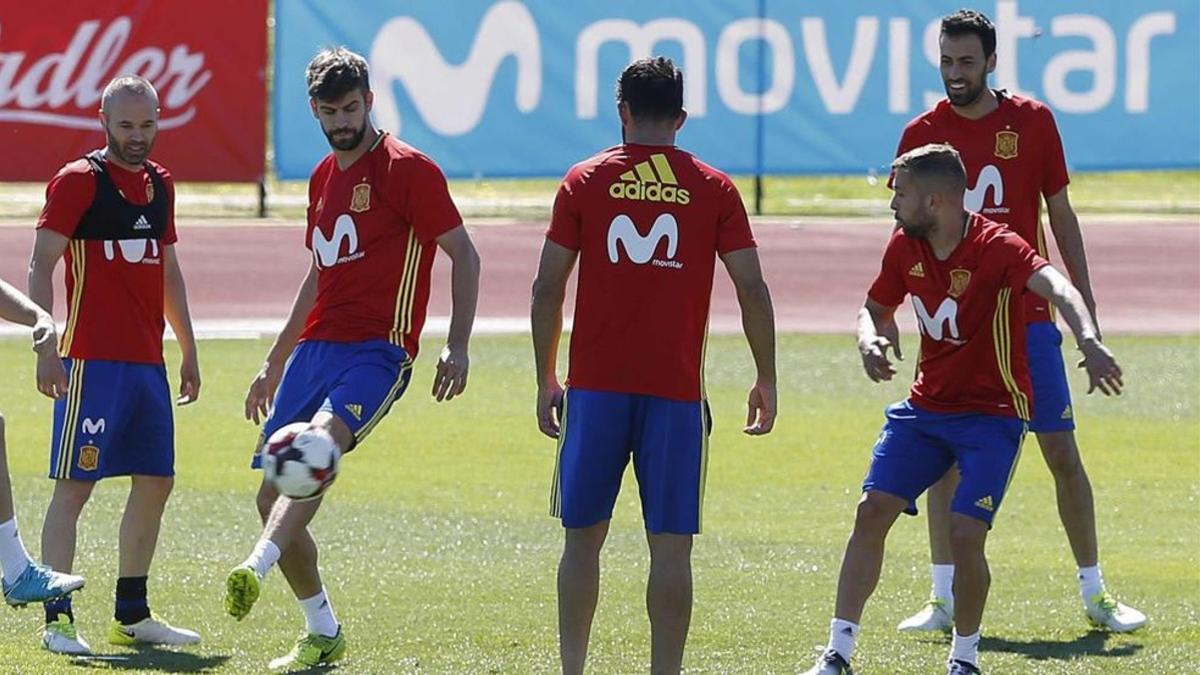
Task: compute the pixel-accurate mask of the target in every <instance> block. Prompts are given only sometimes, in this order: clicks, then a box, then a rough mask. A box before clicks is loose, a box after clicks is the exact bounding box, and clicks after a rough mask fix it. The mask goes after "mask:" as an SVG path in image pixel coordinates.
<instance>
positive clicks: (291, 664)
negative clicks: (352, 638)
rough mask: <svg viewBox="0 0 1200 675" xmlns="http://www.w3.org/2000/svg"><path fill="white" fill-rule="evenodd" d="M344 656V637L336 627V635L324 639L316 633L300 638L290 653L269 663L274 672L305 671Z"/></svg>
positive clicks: (340, 628)
mask: <svg viewBox="0 0 1200 675" xmlns="http://www.w3.org/2000/svg"><path fill="white" fill-rule="evenodd" d="M344 656H346V637H345V635H343V633H342V627H341V626H338V632H337V635H334V636H333V637H325V636H324V635H318V634H316V633H309V634H307V635H304V636H302V637H301V638H300V639H299V640H297V641H296V645H295V646H294V647H292V651H290V652H288V653H287V654H286V655H284V656H281V657H279V658H277V659H274V660H273V661H271V668H272V669H274V670H284V671H290V670H305V669H308V668H316V667H317V666H322V665H328V664H330V663H333V662H334V661H337V660H339V659H341V658H342V657H344Z"/></svg>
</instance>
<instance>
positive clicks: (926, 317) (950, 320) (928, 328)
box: [912, 295, 962, 344]
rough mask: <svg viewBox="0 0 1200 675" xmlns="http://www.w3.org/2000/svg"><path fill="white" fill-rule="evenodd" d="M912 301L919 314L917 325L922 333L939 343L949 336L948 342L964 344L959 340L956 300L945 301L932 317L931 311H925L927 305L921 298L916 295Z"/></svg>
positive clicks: (947, 299) (948, 299)
mask: <svg viewBox="0 0 1200 675" xmlns="http://www.w3.org/2000/svg"><path fill="white" fill-rule="evenodd" d="M912 301H913V309H914V310H915V311H916V313H917V323H918V325H919V326H920V328H921V332H922V333H924V334H926V335H928V336H929V337H930V338H931V339H933V340H937V341H939V342H940V341H941V339H942V337H943V336H947V337H946V340H947V341H948V342H952V343H955V344H962V343H961V342H960V341H959V340H958V303H957V302H955V300H954V298H946V299H945V300H943V301H942V304H940V305H938V308H937V311H936V312H934V314H933V315H932V316H930V314H929V310H928V309H925V303H924V302H921V298H918V297H917V296H915V295H914V296H912Z"/></svg>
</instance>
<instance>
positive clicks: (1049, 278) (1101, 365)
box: [1025, 265, 1125, 396]
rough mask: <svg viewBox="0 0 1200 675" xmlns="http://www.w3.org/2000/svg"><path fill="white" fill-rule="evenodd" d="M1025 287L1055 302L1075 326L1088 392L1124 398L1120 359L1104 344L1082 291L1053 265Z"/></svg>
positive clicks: (1034, 274)
mask: <svg viewBox="0 0 1200 675" xmlns="http://www.w3.org/2000/svg"><path fill="white" fill-rule="evenodd" d="M1025 285H1026V287H1027V288H1028V289H1029V290H1031V291H1033V292H1034V293H1037V294H1038V295H1040V296H1042V297H1043V298H1045V299H1047V300H1049V301H1050V302H1052V303H1054V306H1055V307H1056V308H1057V309H1058V311H1059V313H1061V314H1062V316H1063V319H1065V320H1066V322H1067V325H1069V326H1070V327H1071V332H1072V333H1074V334H1075V342H1076V343H1077V344H1078V345H1079V351H1081V352H1083V361H1081V362H1080V363H1079V365H1080V367H1082V368H1086V369H1087V373H1088V393H1089V394H1090V393H1092V392H1093V391H1095V390H1096V389H1099V390H1100V391H1102V392H1104V395H1105V396H1111V395H1112V394H1117V395H1120V393H1121V388H1122V387H1124V386H1125V383H1124V382H1123V381H1122V379H1121V377H1122V373H1121V366H1119V365H1117V360H1116V359H1115V358H1114V357H1113V354H1112V352H1110V351H1109V350H1108V347H1105V346H1104V345H1103V344H1101V343H1100V335H1099V333H1098V332H1097V331H1096V326H1095V324H1093V323H1092V319H1091V316H1090V314H1089V312H1088V308H1087V305H1086V304H1085V303H1084V300H1083V296H1082V295H1080V293H1079V291H1078V290H1077V289H1076V288H1075V287H1074V286H1072V285H1071V282H1070V281H1068V280H1067V278H1066V277H1064V276H1063V275H1062V273H1061V272H1059V271H1058V270H1056V269H1054V268H1053V267H1051V266H1050V265H1046V266H1044V267H1042V268H1041V269H1039V270H1038V271H1036V272H1034V273H1033V275H1032V276H1030V277H1029V281H1027V282H1026V283H1025Z"/></svg>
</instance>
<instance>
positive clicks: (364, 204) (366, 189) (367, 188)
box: [350, 183, 371, 213]
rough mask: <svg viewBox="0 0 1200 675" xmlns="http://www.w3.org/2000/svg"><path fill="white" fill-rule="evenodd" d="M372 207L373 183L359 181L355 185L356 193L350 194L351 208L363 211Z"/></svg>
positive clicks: (356, 211) (359, 211) (354, 210)
mask: <svg viewBox="0 0 1200 675" xmlns="http://www.w3.org/2000/svg"><path fill="white" fill-rule="evenodd" d="M369 208H371V184H370V183H359V184H358V185H355V186H354V194H352V195H350V210H351V211H353V212H355V213H362V212H363V211H366V210H367V209H369Z"/></svg>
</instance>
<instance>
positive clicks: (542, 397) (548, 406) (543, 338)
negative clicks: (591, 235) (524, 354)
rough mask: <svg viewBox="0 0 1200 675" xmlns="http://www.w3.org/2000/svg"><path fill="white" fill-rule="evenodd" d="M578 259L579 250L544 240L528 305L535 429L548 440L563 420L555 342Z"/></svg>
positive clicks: (555, 436) (555, 433) (560, 333)
mask: <svg viewBox="0 0 1200 675" xmlns="http://www.w3.org/2000/svg"><path fill="white" fill-rule="evenodd" d="M577 257H579V252H578V251H575V250H573V249H569V248H567V247H565V246H561V245H559V244H556V243H554V242H552V241H550V240H549V239H547V240H546V242H545V243H544V244H543V245H542V258H541V260H540V261H539V262H538V271H537V276H536V277H535V278H534V280H533V292H532V297H531V298H530V302H529V320H530V324H531V326H530V327H531V329H532V331H533V364H534V371H535V372H536V373H537V421H538V429H540V430H541V432H542V433H543V434H546V435H547V436H549V437H550V438H558V434H559V432H560V428H559V422H560V421H561V420H562V398H563V389H562V386H561V385H560V384H559V383H558V373H557V371H556V367H557V365H558V342H559V338H561V337H562V322H563V313H562V306H563V300H564V298H566V294H567V279H568V278H570V276H571V270H572V269H573V268H574V267H575V259H576V258H577Z"/></svg>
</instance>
